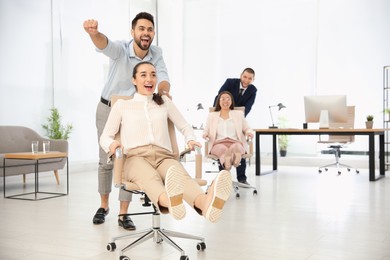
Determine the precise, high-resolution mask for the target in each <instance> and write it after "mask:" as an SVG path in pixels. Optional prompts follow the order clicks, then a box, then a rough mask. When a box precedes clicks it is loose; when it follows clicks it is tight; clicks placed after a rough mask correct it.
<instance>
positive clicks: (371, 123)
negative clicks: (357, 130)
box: [366, 121, 374, 129]
mask: <svg viewBox="0 0 390 260" xmlns="http://www.w3.org/2000/svg"><path fill="white" fill-rule="evenodd" d="M373 125H374V121H366V128H367V129H372V126H373Z"/></svg>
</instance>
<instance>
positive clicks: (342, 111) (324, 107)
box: [304, 95, 348, 128]
mask: <svg viewBox="0 0 390 260" xmlns="http://www.w3.org/2000/svg"><path fill="white" fill-rule="evenodd" d="M304 103H305V116H306V123H320V124H319V128H329V123H343V122H347V119H348V113H347V97H346V96H345V95H327V96H305V97H304Z"/></svg>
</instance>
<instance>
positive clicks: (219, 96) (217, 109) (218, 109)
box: [214, 91, 234, 111]
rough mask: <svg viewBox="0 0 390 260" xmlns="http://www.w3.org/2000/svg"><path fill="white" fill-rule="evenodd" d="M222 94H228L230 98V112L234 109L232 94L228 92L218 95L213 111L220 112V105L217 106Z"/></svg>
mask: <svg viewBox="0 0 390 260" xmlns="http://www.w3.org/2000/svg"><path fill="white" fill-rule="evenodd" d="M223 94H228V95H229V96H230V99H231V100H232V104H231V105H230V107H229V108H230V110H233V109H234V99H233V95H232V93H230V92H229V91H222V92H221V93H219V95H218V97H217V102H216V103H215V109H214V111H221V105H220V104H219V101H220V100H221V96H222V95H223Z"/></svg>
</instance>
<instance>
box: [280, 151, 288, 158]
mask: <svg viewBox="0 0 390 260" xmlns="http://www.w3.org/2000/svg"><path fill="white" fill-rule="evenodd" d="M279 153H280V157H286V155H287V150H279Z"/></svg>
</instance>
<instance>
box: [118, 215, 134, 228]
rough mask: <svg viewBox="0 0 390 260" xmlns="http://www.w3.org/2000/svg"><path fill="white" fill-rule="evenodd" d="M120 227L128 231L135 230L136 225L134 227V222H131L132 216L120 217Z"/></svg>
mask: <svg viewBox="0 0 390 260" xmlns="http://www.w3.org/2000/svg"><path fill="white" fill-rule="evenodd" d="M121 216H122V219H121ZM118 225H119V226H120V227H123V228H124V229H126V230H135V225H134V223H133V221H132V220H131V218H130V216H127V215H119V218H118Z"/></svg>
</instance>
